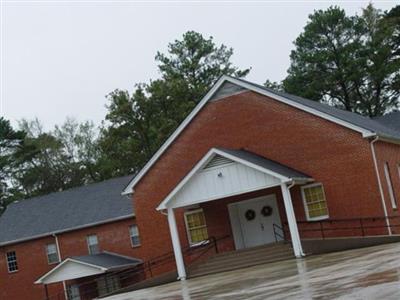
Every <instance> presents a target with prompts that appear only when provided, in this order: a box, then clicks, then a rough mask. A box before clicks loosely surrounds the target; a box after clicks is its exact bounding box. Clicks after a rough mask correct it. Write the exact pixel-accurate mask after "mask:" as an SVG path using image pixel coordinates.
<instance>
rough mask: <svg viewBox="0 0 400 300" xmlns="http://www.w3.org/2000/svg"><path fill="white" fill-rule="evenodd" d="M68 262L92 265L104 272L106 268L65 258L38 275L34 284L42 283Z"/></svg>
mask: <svg viewBox="0 0 400 300" xmlns="http://www.w3.org/2000/svg"><path fill="white" fill-rule="evenodd" d="M69 262H73V263H77V264H81V265H84V266H89V267H92V268H96V269H99V270H100V271H101V272H103V273H104V272H106V271H107V270H108V269H106V268H103V267H100V266H96V265H92V264H89V263H85V262H82V261H79V260H75V259H72V258H67V259H66V260H64V261H63V262H62V263H61V264H59V265H58V266H56V267H55V268H53V269H51V270H50V271H49V272H47V273H46V274H44V275H43V276H42V277H40V278H39V279H38V280H36V281H35V282H34V283H35V284H42V283H43V281H45V279H46V278H47V277H49V276H50V275H52V274H53V273H54V272H56V271H57V270H59V269H60V268H62V267H63V266H64V265H65V264H67V263H69Z"/></svg>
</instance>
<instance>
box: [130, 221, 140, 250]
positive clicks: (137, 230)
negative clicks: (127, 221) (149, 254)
mask: <svg viewBox="0 0 400 300" xmlns="http://www.w3.org/2000/svg"><path fill="white" fill-rule="evenodd" d="M134 227H136V232H137V234H136V235H133V234H132V228H134ZM134 236H135V237H136V236H137V237H138V238H139V244H133V239H132V237H134ZM129 239H130V240H131V246H132V248H136V247H140V246H141V245H142V242H141V240H140V233H139V227H138V226H137V225H136V224H133V225H130V226H129Z"/></svg>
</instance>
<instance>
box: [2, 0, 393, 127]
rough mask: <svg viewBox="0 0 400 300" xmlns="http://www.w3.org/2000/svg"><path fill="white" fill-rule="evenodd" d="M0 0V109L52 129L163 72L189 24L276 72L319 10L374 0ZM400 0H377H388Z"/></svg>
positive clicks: (255, 76) (264, 74)
mask: <svg viewBox="0 0 400 300" xmlns="http://www.w3.org/2000/svg"><path fill="white" fill-rule="evenodd" d="M0 2H1V3H2V7H1V25H2V30H1V49H2V61H1V75H2V80H1V105H0V114H1V115H3V116H5V117H6V118H7V119H10V120H11V121H12V122H13V124H16V121H17V120H19V119H21V118H29V119H32V118H34V117H38V118H39V119H40V120H41V121H43V123H44V124H45V126H46V128H47V129H50V128H51V127H52V126H54V124H59V123H62V122H63V121H64V120H65V118H66V117H67V116H71V117H75V118H77V119H78V120H80V121H83V120H93V121H94V122H95V123H97V124H98V123H100V122H101V120H102V119H103V118H104V116H105V113H106V109H105V105H106V99H105V95H106V94H108V93H109V92H111V91H112V90H114V89H116V88H119V89H127V90H129V91H131V90H132V89H133V85H134V84H135V83H138V82H147V81H148V80H149V79H150V78H157V77H158V76H159V74H158V73H157V68H156V64H155V61H154V56H155V53H156V52H157V50H160V51H163V52H165V51H166V49H167V45H168V43H169V42H171V41H173V40H175V39H179V38H180V37H181V36H182V34H183V33H184V32H186V31H188V30H195V31H198V32H201V33H202V34H203V35H205V36H213V37H214V39H215V41H216V43H218V44H219V43H224V44H225V45H227V46H231V47H233V48H234V56H233V62H234V63H235V64H236V65H237V66H239V67H241V68H247V67H251V68H252V70H251V72H250V74H249V76H248V77H247V79H248V80H250V81H254V82H257V83H263V82H265V80H266V79H270V80H274V81H279V80H281V79H283V78H284V77H285V74H286V70H287V68H288V66H289V54H290V51H291V49H292V48H293V44H292V42H293V40H294V39H295V38H296V37H297V36H298V35H299V33H300V32H301V31H302V28H303V27H304V25H305V24H306V22H307V17H308V15H309V14H310V13H312V12H313V10H315V9H325V8H327V7H328V6H330V5H333V4H338V5H340V6H341V7H343V8H345V10H346V11H347V13H348V14H355V13H360V11H361V8H362V7H365V6H366V5H367V4H368V3H369V1H341V2H338V1H301V2H300V1H275V2H271V1H269V2H267V1H265V2H262V1H252V2H251V1H250V2H249V1H248V2H245V1H243V2H217V1H208V2H201V1H197V2H189V1H187V2H179V3H178V2H176V1H175V2H169V3H168V2H161V1H158V2H147V3H146V2H134V1H130V2H122V1H119V2H118V3H116V2H114V3H111V2H108V3H107V2H100V1H99V2H93V1H92V2H84V3H82V2H81V3H77V2H68V1H63V2H61V1H52V2H48V1H47V2H44V1H41V2H40V1H36V2H33V1H32V2H30V1H24V2H21V1H20V2H18V3H17V2H16V1H7V0H0ZM396 2H397V1H373V3H374V4H375V6H376V7H378V8H381V9H384V10H387V9H390V8H392V7H393V6H395V5H396ZM397 3H398V2H397Z"/></svg>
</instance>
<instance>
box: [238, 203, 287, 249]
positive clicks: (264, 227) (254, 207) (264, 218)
mask: <svg viewBox="0 0 400 300" xmlns="http://www.w3.org/2000/svg"><path fill="white" fill-rule="evenodd" d="M236 205H237V214H236V215H237V217H238V219H239V222H237V223H239V224H240V229H241V230H240V234H241V235H242V239H241V240H242V242H243V247H244V248H249V247H255V246H259V245H264V244H269V243H274V242H275V235H274V229H273V224H274V223H275V224H277V225H279V226H281V221H280V217H279V211H278V205H277V203H276V198H275V195H268V196H264V197H260V198H256V199H251V200H246V201H243V202H239V203H236ZM235 240H237V239H235Z"/></svg>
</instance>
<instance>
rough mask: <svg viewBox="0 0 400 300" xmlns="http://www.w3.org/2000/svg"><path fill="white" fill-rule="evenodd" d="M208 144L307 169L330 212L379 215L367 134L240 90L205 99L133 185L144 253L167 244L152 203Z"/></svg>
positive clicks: (298, 204)
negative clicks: (169, 144) (233, 93)
mask: <svg viewBox="0 0 400 300" xmlns="http://www.w3.org/2000/svg"><path fill="white" fill-rule="evenodd" d="M212 147H226V148H235V149H239V148H245V149H246V150H249V151H252V152H255V153H257V154H259V155H262V156H265V157H267V158H269V159H272V160H276V161H278V162H280V163H282V164H286V165H288V166H291V167H292V168H295V169H297V170H299V171H302V172H304V173H306V174H309V175H311V176H312V177H313V178H314V179H315V180H316V181H318V182H322V183H323V184H324V189H325V193H326V198H327V202H328V207H329V213H330V217H332V218H348V217H355V216H376V215H383V210H382V205H381V202H380V198H379V197H380V196H379V190H378V186H377V180H376V176H375V171H374V165H373V161H372V156H371V151H370V146H369V142H368V140H366V139H363V138H362V137H361V134H360V133H357V132H355V131H352V130H350V129H347V128H344V127H342V126H340V125H337V124H334V123H332V122H329V121H326V120H324V119H321V118H319V117H316V116H313V115H311V114H309V113H306V112H304V111H301V110H298V109H296V108H293V107H290V106H288V105H285V104H282V103H280V102H277V101H275V100H273V99H270V98H268V97H265V96H262V95H259V94H256V93H253V92H245V93H241V94H238V95H233V96H230V97H227V98H224V99H222V100H219V101H216V102H210V103H208V104H207V105H206V106H205V107H204V108H203V109H202V111H201V112H200V113H199V114H198V115H197V117H196V118H195V119H194V120H193V121H192V122H191V123H190V124H189V126H188V127H187V128H186V129H185V130H184V131H183V132H182V133H181V134H180V136H179V137H178V138H177V139H176V140H175V142H174V143H173V144H172V145H171V146H170V147H169V148H168V150H167V151H166V152H165V153H164V154H163V155H162V157H161V158H160V159H159V160H158V161H157V163H156V164H155V165H154V166H153V167H152V168H151V169H150V170H149V171H148V173H147V174H146V175H145V176H144V177H143V178H142V179H141V181H140V182H139V183H138V184H137V185H136V186H135V193H134V196H133V197H134V200H135V205H136V213H137V222H138V226H139V228H140V230H141V235H142V240H143V247H142V248H141V249H140V251H141V254H142V255H143V256H144V257H152V256H154V255H157V254H161V253H164V252H166V251H170V250H172V246H171V241H170V235H169V230H168V225H167V218H166V216H164V215H162V214H160V213H159V212H157V211H156V207H157V206H158V204H159V203H160V202H161V201H162V200H163V199H164V198H165V197H166V196H167V195H168V194H169V193H170V192H171V191H172V189H173V188H174V187H175V186H176V185H177V184H178V183H179V181H180V180H181V179H182V178H183V177H184V176H185V175H186V174H187V173H188V172H189V171H190V170H191V169H192V167H193V166H194V165H195V164H196V163H197V162H198V161H199V160H200V159H201V158H202V157H203V156H204V155H205V154H206V153H207V152H208V150H209V149H210V148H212ZM292 196H293V202H294V207H295V211H296V216H297V218H298V220H305V215H304V208H303V204H302V200H301V198H300V192H299V189H298V187H295V188H294V189H293V190H292ZM176 217H177V223H178V226H179V228H180V239H181V243H182V244H183V246H187V244H188V241H187V236H186V232H185V229H184V222H183V217H182V210H179V211H177V212H176ZM150 220H151V221H150Z"/></svg>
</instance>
